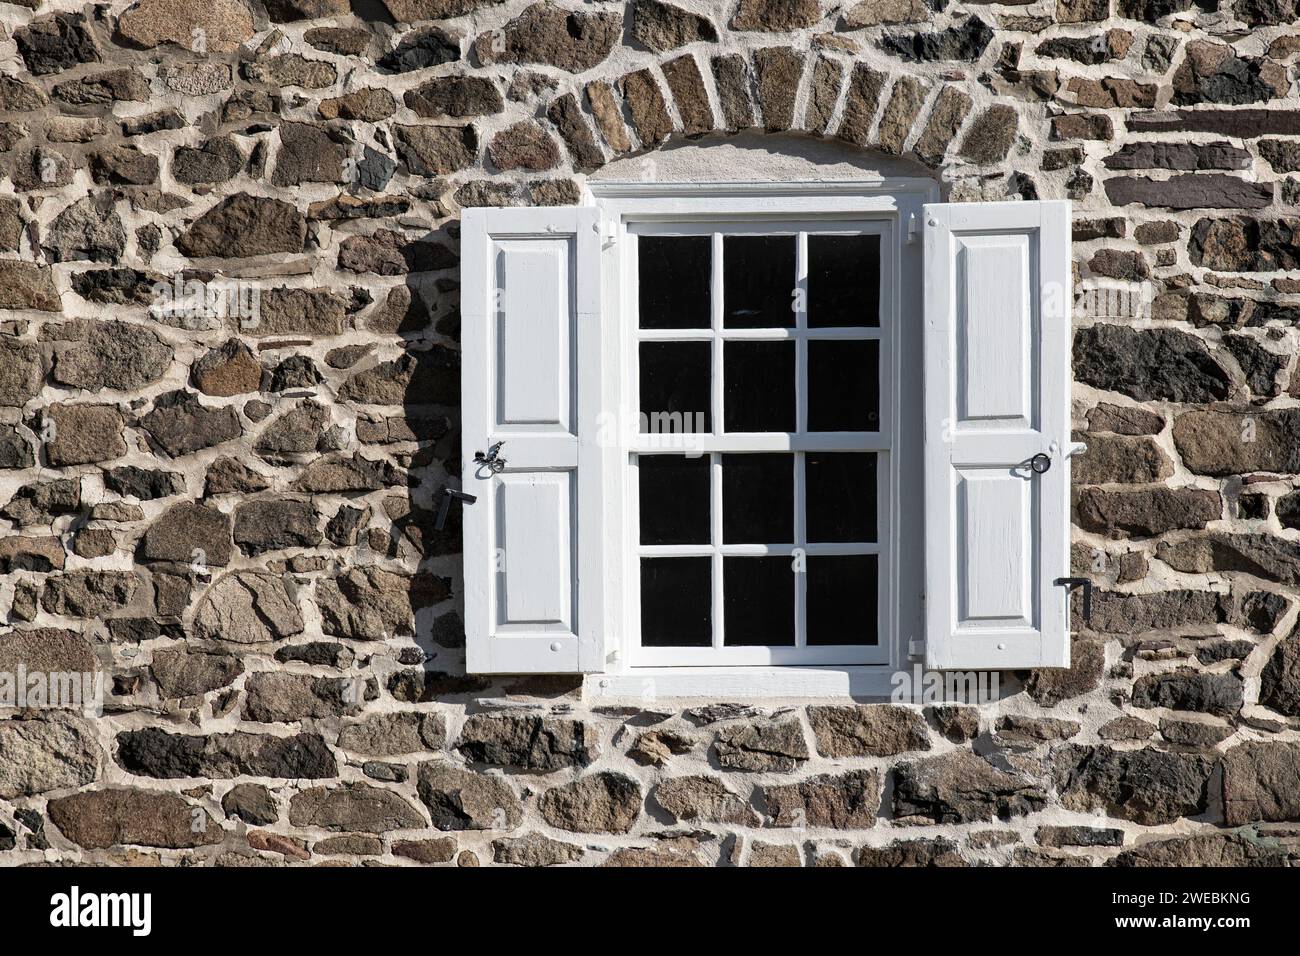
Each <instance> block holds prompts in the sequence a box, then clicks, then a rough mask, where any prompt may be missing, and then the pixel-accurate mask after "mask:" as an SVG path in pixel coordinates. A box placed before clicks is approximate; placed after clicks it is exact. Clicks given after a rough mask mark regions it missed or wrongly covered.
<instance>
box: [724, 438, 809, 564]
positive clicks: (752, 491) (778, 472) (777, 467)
mask: <svg viewBox="0 0 1300 956" xmlns="http://www.w3.org/2000/svg"><path fill="white" fill-rule="evenodd" d="M722 540H723V542H724V543H726V544H792V543H793V542H794V456H793V455H789V454H775V455H769V454H762V455H723V456H722Z"/></svg>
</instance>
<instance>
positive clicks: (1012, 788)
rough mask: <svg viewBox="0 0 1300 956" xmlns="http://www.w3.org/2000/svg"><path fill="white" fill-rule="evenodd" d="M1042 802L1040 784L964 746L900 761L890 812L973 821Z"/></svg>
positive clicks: (938, 820)
mask: <svg viewBox="0 0 1300 956" xmlns="http://www.w3.org/2000/svg"><path fill="white" fill-rule="evenodd" d="M1046 805H1047V793H1046V791H1045V790H1044V788H1043V787H1042V785H1041V784H1039V783H1037V782H1036V781H1033V780H1030V779H1028V778H1025V777H1022V776H1019V775H1017V774H1013V773H1007V772H1006V771H1003V770H999V769H997V768H996V767H994V766H993V765H992V764H991V763H989V762H988V761H987V760H984V759H981V758H980V757H977V756H976V755H975V754H973V753H971V752H969V751H965V750H959V751H956V752H955V753H951V754H945V755H943V756H941V757H927V758H925V759H924V760H917V761H913V762H910V763H904V764H900V765H899V766H898V768H897V769H896V770H895V775H894V806H893V811H894V817H895V818H902V819H906V818H921V819H923V820H929V821H933V822H934V823H975V822H978V821H981V820H992V819H995V818H1000V819H1006V818H1009V817H1012V816H1019V815H1021V814H1025V813H1033V812H1035V811H1037V810H1041V809H1043V807H1044V806H1046Z"/></svg>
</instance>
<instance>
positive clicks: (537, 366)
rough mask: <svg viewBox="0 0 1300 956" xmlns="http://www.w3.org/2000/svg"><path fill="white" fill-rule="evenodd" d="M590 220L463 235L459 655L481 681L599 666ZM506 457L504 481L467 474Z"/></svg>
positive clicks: (508, 213) (527, 223) (479, 227)
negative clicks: (482, 456) (492, 452)
mask: <svg viewBox="0 0 1300 956" xmlns="http://www.w3.org/2000/svg"><path fill="white" fill-rule="evenodd" d="M598 221H599V220H598V216H597V211H596V209H594V208H582V207H552V208H538V209H467V210H465V213H464V218H463V219H462V221H461V230H462V231H461V278H462V300H461V347H462V372H461V374H462V385H461V393H462V408H461V413H462V435H461V456H462V461H463V466H462V467H463V471H462V478H461V487H462V490H464V491H465V492H467V493H469V494H472V495H476V496H477V498H478V500H477V502H475V503H473V504H468V503H467V504H465V505H464V506H463V508H464V569H465V652H466V666H467V669H468V670H469V672H470V673H475V674H518V673H551V674H556V673H577V672H584V671H595V670H599V669H600V667H601V663H602V660H603V645H602V642H601V635H600V626H599V619H600V608H601V575H600V568H601V564H602V558H601V553H600V549H601V500H600V495H601V480H600V474H599V471H600V453H599V449H598V446H597V444H596V420H597V417H598V415H599V414H600V409H601V396H600V351H601V345H600V328H599V322H600V262H599V256H600V233H599V231H598ZM497 442H503V444H502V445H501V448H500V452H499V456H500V457H501V458H503V459H505V461H506V467H505V469H504V470H503V471H501V472H500V473H494V472H493V471H492V470H490V469H489V468H486V467H484V466H482V465H480V464H479V463H477V462H475V460H474V454H475V452H479V451H481V452H484V453H487V452H488V451H489V449H490V447H491V446H492V445H494V444H496V443H497Z"/></svg>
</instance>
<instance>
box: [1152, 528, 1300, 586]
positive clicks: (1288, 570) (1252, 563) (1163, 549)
mask: <svg viewBox="0 0 1300 956" xmlns="http://www.w3.org/2000/svg"><path fill="white" fill-rule="evenodd" d="M1156 556H1157V557H1158V558H1159V559H1160V560H1161V561H1163V562H1165V564H1167V565H1169V566H1170V567H1171V568H1173V569H1174V570H1176V571H1182V572H1184V573H1185V574H1207V573H1209V572H1211V571H1240V572H1244V573H1246V574H1251V575H1254V576H1255V577H1259V578H1264V579H1266V580H1270V581H1277V582H1279V583H1281V584H1297V583H1300V544H1297V542H1294V541H1290V540H1287V539H1285V538H1279V537H1277V536H1276V535H1272V534H1225V533H1222V532H1212V533H1210V534H1207V535H1205V536H1203V537H1198V538H1188V539H1187V540H1185V541H1180V542H1178V543H1176V544H1161V545H1160V547H1159V548H1158V549H1157V551H1156Z"/></svg>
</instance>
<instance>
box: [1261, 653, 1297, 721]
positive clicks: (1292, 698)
mask: <svg viewBox="0 0 1300 956" xmlns="http://www.w3.org/2000/svg"><path fill="white" fill-rule="evenodd" d="M1259 702H1260V703H1261V704H1263V705H1264V706H1265V707H1268V708H1271V709H1272V710H1275V711H1277V712H1278V713H1279V714H1286V715H1287V716H1288V717H1300V635H1298V634H1297V633H1296V632H1293V633H1292V634H1291V635H1290V636H1288V637H1287V638H1286V639H1285V640H1283V641H1281V642H1280V643H1279V644H1278V645H1277V648H1276V649H1275V650H1274V651H1273V655H1272V656H1271V657H1270V658H1269V659H1268V663H1267V664H1265V665H1264V670H1263V671H1262V672H1261V674H1260V676H1259Z"/></svg>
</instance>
